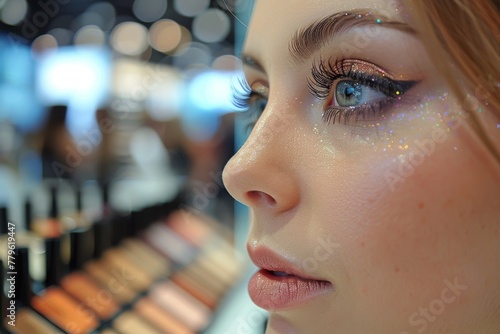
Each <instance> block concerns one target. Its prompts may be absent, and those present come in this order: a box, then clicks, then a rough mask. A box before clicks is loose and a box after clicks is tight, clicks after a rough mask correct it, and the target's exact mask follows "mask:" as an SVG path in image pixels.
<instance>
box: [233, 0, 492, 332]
mask: <svg viewBox="0 0 500 334" xmlns="http://www.w3.org/2000/svg"><path fill="white" fill-rule="evenodd" d="M413 23H414V22H413V17H412V9H411V8H410V7H408V6H404V5H400V4H397V3H395V2H394V1H393V2H387V1H378V0H372V1H364V0H352V1H340V0H332V1H320V0H310V1H303V0H273V1H267V0H266V1H265V0H258V1H257V2H256V5H255V8H254V11H253V16H252V20H251V23H250V26H249V29H248V34H247V39H246V43H245V46H244V50H243V55H242V59H243V63H244V72H245V76H246V81H247V84H243V86H244V87H243V88H244V89H245V90H246V91H247V93H248V96H242V97H241V98H242V99H243V100H242V103H244V104H248V105H249V106H250V109H251V110H252V111H253V112H257V113H258V114H259V115H260V116H259V118H258V120H257V121H256V123H255V125H254V127H253V129H252V132H251V133H250V135H249V137H248V139H247V141H246V142H245V144H244V145H243V146H242V147H241V149H240V150H239V151H238V152H237V153H236V155H235V156H234V157H233V158H232V159H231V160H230V161H229V163H228V164H227V166H226V168H225V170H224V173H223V178H224V182H225V185H226V187H227V189H228V191H229V192H230V193H231V194H232V195H233V197H235V198H236V199H237V200H238V201H240V202H242V203H244V204H245V205H247V206H248V207H249V208H250V211H251V226H250V232H249V239H248V250H249V254H250V257H251V259H252V260H253V262H254V263H255V264H256V265H257V266H258V267H259V269H260V270H259V271H258V272H257V273H256V274H255V275H254V276H253V277H252V279H251V280H250V283H249V293H250V297H251V298H252V300H253V301H254V302H255V303H256V304H257V305H258V306H260V307H262V308H264V309H266V310H268V311H269V312H270V317H269V322H268V327H267V333H268V334H271V333H329V334H332V333H338V334H366V333H371V334H391V333H392V334H413V333H429V334H434V333H453V334H470V333H491V334H498V333H499V332H500V313H499V311H500V164H499V163H498V162H497V161H496V160H494V159H493V158H492V156H491V154H490V152H489V151H488V150H487V149H486V147H485V145H484V144H483V142H482V141H481V140H479V139H478V135H477V132H476V131H474V129H473V127H472V126H471V125H470V122H469V117H470V116H469V115H470V113H469V112H468V111H470V112H476V113H482V114H486V113H487V112H488V110H487V108H488V107H487V106H483V105H482V104H480V103H478V101H480V99H479V98H478V99H474V96H472V99H469V100H467V101H460V100H459V99H458V98H457V97H456V95H454V93H453V92H452V91H451V89H450V87H449V84H448V83H447V81H445V80H444V78H443V77H442V76H441V75H440V74H439V73H440V72H439V71H438V69H437V68H436V67H435V65H434V64H433V62H432V61H431V60H430V59H431V58H430V57H429V54H428V53H427V51H426V50H425V48H424V46H423V44H422V40H421V38H422V37H421V36H419V34H418V33H416V30H415V27H414V24H413ZM483 109H484V110H483ZM496 123H500V121H498V122H496ZM496 123H495V127H496Z"/></svg>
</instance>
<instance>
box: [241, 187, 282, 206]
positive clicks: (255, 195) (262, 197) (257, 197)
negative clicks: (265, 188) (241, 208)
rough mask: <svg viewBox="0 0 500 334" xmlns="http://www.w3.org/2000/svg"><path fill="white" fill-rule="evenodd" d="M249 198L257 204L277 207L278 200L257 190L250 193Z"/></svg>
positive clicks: (248, 193)
mask: <svg viewBox="0 0 500 334" xmlns="http://www.w3.org/2000/svg"><path fill="white" fill-rule="evenodd" d="M247 198H248V200H249V201H251V202H253V203H256V204H261V205H267V206H275V205H276V200H275V199H274V198H273V197H272V196H270V195H268V194H266V193H264V192H262V191H257V190H252V191H248V192H247Z"/></svg>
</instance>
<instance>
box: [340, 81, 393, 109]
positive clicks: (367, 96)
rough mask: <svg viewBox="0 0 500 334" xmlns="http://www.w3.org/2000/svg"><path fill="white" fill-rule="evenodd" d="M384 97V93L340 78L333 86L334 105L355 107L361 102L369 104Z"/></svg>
mask: <svg viewBox="0 0 500 334" xmlns="http://www.w3.org/2000/svg"><path fill="white" fill-rule="evenodd" d="M386 97H387V95H386V94H384V93H382V92H380V91H377V90H376V89H373V88H370V87H368V86H366V85H363V84H360V83H359V82H356V81H353V80H342V81H339V82H338V83H337V86H336V87H335V101H334V105H335V106H337V107H355V106H358V105H361V104H369V103H372V102H375V101H377V100H380V99H384V98H386Z"/></svg>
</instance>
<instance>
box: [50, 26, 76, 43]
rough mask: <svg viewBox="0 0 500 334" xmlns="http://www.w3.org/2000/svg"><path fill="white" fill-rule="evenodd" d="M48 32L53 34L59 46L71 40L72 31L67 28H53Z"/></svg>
mask: <svg viewBox="0 0 500 334" xmlns="http://www.w3.org/2000/svg"><path fill="white" fill-rule="evenodd" d="M48 34H49V35H52V36H54V38H55V39H56V41H57V45H59V46H65V45H70V44H71V42H72V40H73V32H72V31H71V30H69V29H64V28H55V29H52V30H50V31H49V32H48Z"/></svg>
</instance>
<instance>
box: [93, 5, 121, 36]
mask: <svg viewBox="0 0 500 334" xmlns="http://www.w3.org/2000/svg"><path fill="white" fill-rule="evenodd" d="M87 13H96V14H98V15H99V16H100V17H101V18H102V22H103V23H102V25H100V26H99V27H100V28H101V29H102V30H104V31H109V30H111V29H113V27H114V25H115V21H116V10H115V7H114V6H113V5H112V4H110V3H109V2H97V3H95V4H93V5H91V6H89V8H88V9H87Z"/></svg>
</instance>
